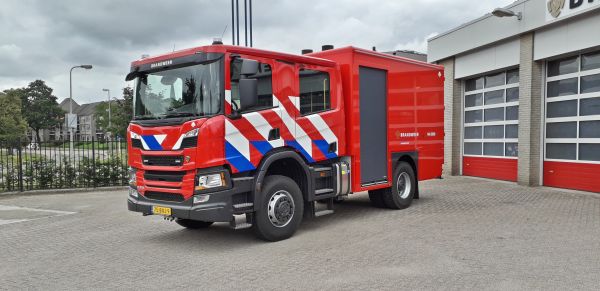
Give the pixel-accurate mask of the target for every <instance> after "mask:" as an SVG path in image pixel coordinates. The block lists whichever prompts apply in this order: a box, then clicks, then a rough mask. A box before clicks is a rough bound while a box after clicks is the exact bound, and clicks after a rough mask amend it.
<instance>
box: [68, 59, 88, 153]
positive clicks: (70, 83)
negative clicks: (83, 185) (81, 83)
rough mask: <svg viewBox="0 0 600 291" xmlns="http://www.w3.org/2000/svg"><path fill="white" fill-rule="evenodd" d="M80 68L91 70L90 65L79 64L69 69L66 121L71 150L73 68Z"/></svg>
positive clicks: (71, 148)
mask: <svg viewBox="0 0 600 291" xmlns="http://www.w3.org/2000/svg"><path fill="white" fill-rule="evenodd" d="M76 68H82V69H86V70H91V69H92V68H93V67H92V65H79V66H74V67H72V68H71V71H69V117H68V118H67V123H68V126H69V137H70V139H71V143H70V150H71V152H73V127H71V118H72V116H73V69H76Z"/></svg>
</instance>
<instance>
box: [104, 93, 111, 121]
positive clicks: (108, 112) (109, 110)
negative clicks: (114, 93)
mask: <svg viewBox="0 0 600 291" xmlns="http://www.w3.org/2000/svg"><path fill="white" fill-rule="evenodd" d="M102 91H104V92H106V94H107V95H108V128H111V126H112V124H111V122H110V120H111V118H110V89H102Z"/></svg>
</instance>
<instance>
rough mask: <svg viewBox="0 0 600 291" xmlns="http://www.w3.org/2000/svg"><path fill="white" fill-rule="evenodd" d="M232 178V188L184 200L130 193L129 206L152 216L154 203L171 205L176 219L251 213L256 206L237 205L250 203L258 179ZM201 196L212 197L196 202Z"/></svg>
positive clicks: (215, 218) (223, 218)
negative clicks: (161, 198)
mask: <svg viewBox="0 0 600 291" xmlns="http://www.w3.org/2000/svg"><path fill="white" fill-rule="evenodd" d="M231 181H232V187H231V189H227V190H222V191H217V192H210V193H206V194H196V195H194V196H191V197H190V198H189V199H187V200H185V201H183V202H171V201H162V200H154V199H149V198H146V197H144V196H143V195H141V194H138V195H137V197H133V196H131V195H129V197H128V200H127V208H128V209H129V210H130V211H135V212H141V213H143V214H146V215H151V214H153V213H152V206H163V207H170V208H171V216H173V217H175V218H183V219H191V220H200V221H213V222H230V221H231V220H232V217H233V215H234V214H240V213H244V212H250V211H252V210H253V209H252V207H250V208H248V207H245V208H236V207H234V205H243V204H245V203H247V202H248V200H249V199H250V197H251V193H252V189H253V186H254V179H253V178H252V177H245V178H233V179H232V180H231ZM200 195H207V196H209V199H208V201H206V202H202V203H194V197H195V196H200ZM246 205H252V204H246Z"/></svg>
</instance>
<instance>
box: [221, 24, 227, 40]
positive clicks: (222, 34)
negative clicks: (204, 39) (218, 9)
mask: <svg viewBox="0 0 600 291" xmlns="http://www.w3.org/2000/svg"><path fill="white" fill-rule="evenodd" d="M225 31H227V24H225V29H223V33H221V39H223V36H224V35H225Z"/></svg>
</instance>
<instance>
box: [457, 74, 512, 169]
mask: <svg viewBox="0 0 600 291" xmlns="http://www.w3.org/2000/svg"><path fill="white" fill-rule="evenodd" d="M464 97H465V103H464V104H465V108H464V113H465V114H464V136H463V138H464V151H463V154H464V155H465V156H488V157H508V158H516V157H517V155H518V132H519V69H518V68H517V69H512V70H508V71H503V72H499V73H494V74H490V75H486V76H481V77H477V78H473V79H469V80H465V95H464Z"/></svg>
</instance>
